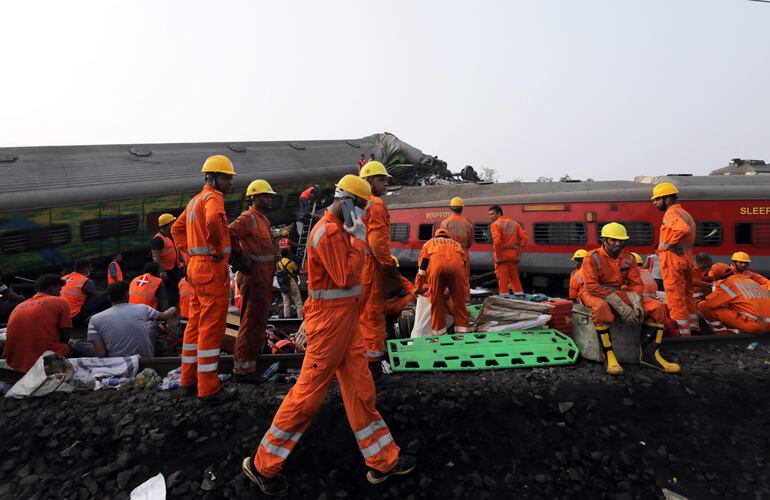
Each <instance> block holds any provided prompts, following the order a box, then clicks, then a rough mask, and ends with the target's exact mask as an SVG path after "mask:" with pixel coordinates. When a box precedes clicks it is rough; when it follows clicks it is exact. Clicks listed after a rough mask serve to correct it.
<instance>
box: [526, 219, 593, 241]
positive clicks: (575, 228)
mask: <svg viewBox="0 0 770 500" xmlns="http://www.w3.org/2000/svg"><path fill="white" fill-rule="evenodd" d="M533 226H534V230H533V233H534V239H535V243H537V244H540V245H583V244H585V242H586V225H585V224H584V223H582V222H535V223H534V224H533Z"/></svg>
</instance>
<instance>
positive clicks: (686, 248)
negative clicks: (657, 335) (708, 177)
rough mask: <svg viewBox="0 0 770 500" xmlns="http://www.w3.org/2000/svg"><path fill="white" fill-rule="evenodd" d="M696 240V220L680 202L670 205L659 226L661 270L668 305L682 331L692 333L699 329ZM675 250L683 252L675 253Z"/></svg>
mask: <svg viewBox="0 0 770 500" xmlns="http://www.w3.org/2000/svg"><path fill="white" fill-rule="evenodd" d="M694 242H695V221H694V220H693V218H692V216H691V215H690V214H689V213H687V212H686V211H685V209H684V208H682V206H681V205H680V204H678V203H675V204H673V205H671V206H670V207H668V210H666V213H665V214H663V224H662V225H661V226H660V243H658V255H659V256H660V272H661V274H662V275H663V288H664V289H665V290H666V305H667V306H668V311H669V313H670V314H671V319H673V320H674V321H676V324H677V327H678V328H679V333H681V334H682V335H684V336H687V335H690V334H691V330H697V329H699V326H698V308H697V307H696V305H695V298H694V297H693V292H694V287H693V276H694V274H695V269H694V266H693V263H692V246H693V243H694ZM673 249H676V250H678V251H680V253H681V254H682V255H677V254H676V253H674V250H673Z"/></svg>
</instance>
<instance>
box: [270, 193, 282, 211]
mask: <svg viewBox="0 0 770 500" xmlns="http://www.w3.org/2000/svg"><path fill="white" fill-rule="evenodd" d="M282 206H283V198H282V197H281V196H280V195H276V196H273V204H272V205H270V211H271V212H275V211H276V210H280V209H281V207H282Z"/></svg>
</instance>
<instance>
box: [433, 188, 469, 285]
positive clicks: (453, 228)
mask: <svg viewBox="0 0 770 500" xmlns="http://www.w3.org/2000/svg"><path fill="white" fill-rule="evenodd" d="M463 208H465V202H464V201H463V199H462V198H460V197H458V196H455V197H454V198H452V199H451V200H450V202H449V209H450V210H451V211H452V212H454V213H453V214H452V215H450V216H449V217H447V218H446V219H444V220H443V221H441V226H439V227H441V229H446V230H447V231H448V232H449V237H450V238H452V239H453V240H455V241H456V242H457V243H459V244H460V246H461V247H462V248H463V254H464V255H465V262H466V263H467V264H468V265H467V266H466V273H465V297H466V298H468V296H470V292H471V257H470V253H469V251H468V250H469V249H470V248H471V245H473V223H472V222H471V221H469V220H468V219H466V218H465V217H463V216H462V215H461V214H462V213H463Z"/></svg>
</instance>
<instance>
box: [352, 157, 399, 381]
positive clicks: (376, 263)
mask: <svg viewBox="0 0 770 500" xmlns="http://www.w3.org/2000/svg"><path fill="white" fill-rule="evenodd" d="M360 177H361V178H362V179H364V180H366V181H367V182H368V184H369V186H371V191H372V194H371V198H370V199H369V203H368V204H367V207H366V215H365V216H364V219H363V220H364V224H366V240H367V244H368V246H369V247H368V249H367V251H366V257H365V258H364V268H363V272H362V275H361V284H362V286H363V293H362V294H361V335H362V336H363V338H364V341H365V342H366V349H367V354H368V356H369V368H371V370H372V377H373V378H374V381H375V382H379V380H380V378H381V377H382V374H383V372H382V363H381V362H382V359H383V357H384V356H385V328H386V326H385V280H384V278H383V272H385V268H386V267H388V266H393V259H392V258H391V255H390V215H389V214H388V208H387V207H386V206H385V203H384V202H383V201H382V199H381V198H380V196H383V195H385V193H386V192H387V188H388V178H389V177H390V175H389V174H388V171H387V170H386V169H385V166H384V165H383V164H382V163H380V162H378V161H370V162H369V163H367V164H366V165H364V168H362V169H361V175H360Z"/></svg>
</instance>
